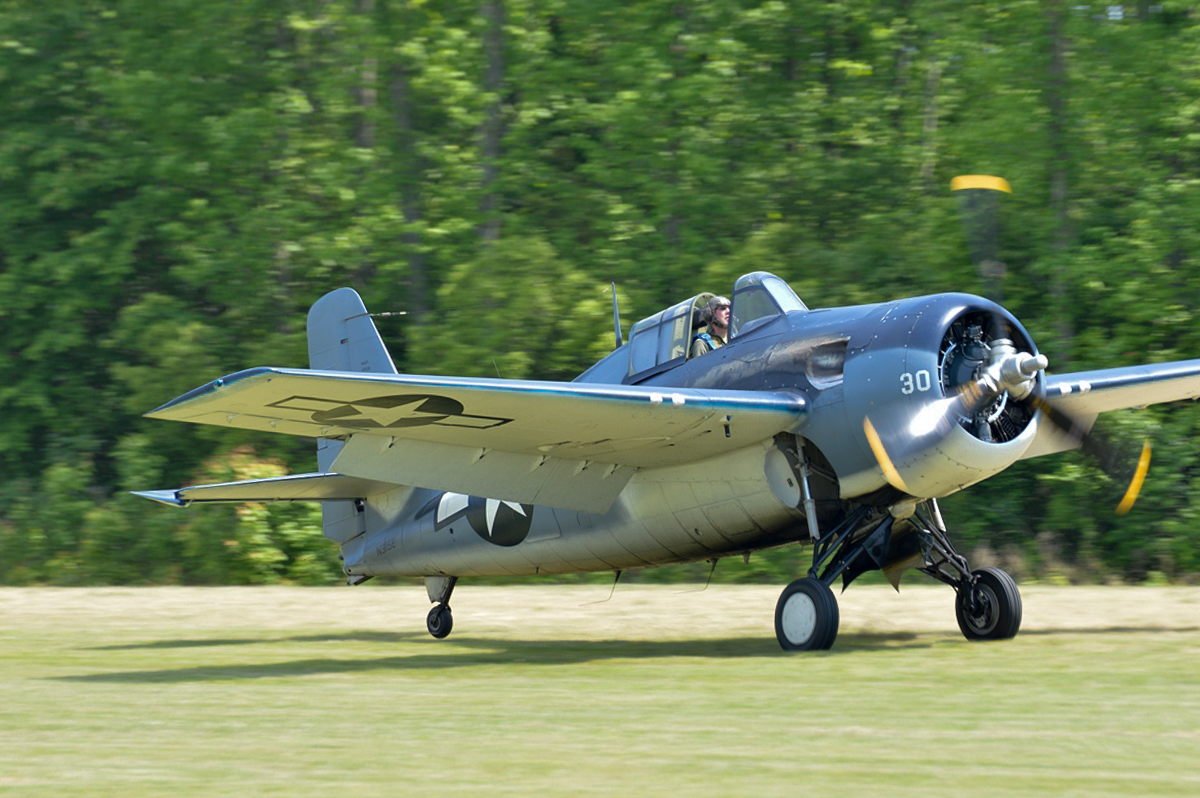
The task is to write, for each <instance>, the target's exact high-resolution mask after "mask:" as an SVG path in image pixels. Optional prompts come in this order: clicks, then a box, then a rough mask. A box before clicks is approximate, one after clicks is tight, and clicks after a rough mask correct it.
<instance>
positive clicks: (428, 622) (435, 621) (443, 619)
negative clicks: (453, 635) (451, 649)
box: [425, 604, 454, 640]
mask: <svg viewBox="0 0 1200 798" xmlns="http://www.w3.org/2000/svg"><path fill="white" fill-rule="evenodd" d="M425 628H426V629H428V630H429V634H431V635H433V636H434V637H436V638H437V639H438V640H441V639H442V638H443V637H445V636H446V635H448V634H450V630H451V629H453V628H454V616H453V615H451V614H450V607H449V605H447V604H435V605H433V609H431V610H430V611H429V615H427V616H426V617H425Z"/></svg>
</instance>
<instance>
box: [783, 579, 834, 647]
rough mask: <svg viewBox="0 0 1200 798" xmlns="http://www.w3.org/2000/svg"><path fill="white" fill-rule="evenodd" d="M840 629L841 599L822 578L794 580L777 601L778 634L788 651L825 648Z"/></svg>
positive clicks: (831, 643) (831, 642)
mask: <svg viewBox="0 0 1200 798" xmlns="http://www.w3.org/2000/svg"><path fill="white" fill-rule="evenodd" d="M837 631H838V605H837V599H836V598H835V597H834V595H833V591H832V590H830V589H829V586H828V585H826V584H825V583H824V582H822V581H821V580H820V579H815V578H813V577H811V576H806V577H804V578H803V579H797V580H796V581H795V582H792V583H791V584H790V585H788V586H787V587H786V588H784V590H783V593H782V594H780V596H779V602H778V603H777V604H776V605H775V637H776V638H778V639H779V645H780V646H781V647H782V648H783V649H784V651H824V650H826V649H828V648H830V647H831V646H832V645H833V641H834V639H835V638H836V637H837Z"/></svg>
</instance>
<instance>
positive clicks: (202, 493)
mask: <svg viewBox="0 0 1200 798" xmlns="http://www.w3.org/2000/svg"><path fill="white" fill-rule="evenodd" d="M395 487H397V486H396V485H394V484H393V483H390V482H380V481H377V480H371V479H359V478H357V477H348V476H345V475H344V474H331V473H316V474H292V475H290V476H286V477H271V478H268V479H247V480H242V481H240V482H220V483H217V484H214V485H194V486H192V487H187V488H179V489H177V490H142V491H133V494H134V495H135V496H141V497H143V498H146V499H153V500H154V501H158V502H162V503H163V504H171V505H174V506H176V507H186V506H188V505H189V504H193V503H204V502H297V501H300V502H303V501H308V502H327V501H346V500H353V499H365V498H366V497H368V496H371V495H374V494H377V493H384V492H386V491H388V490H391V489H393V488H395Z"/></svg>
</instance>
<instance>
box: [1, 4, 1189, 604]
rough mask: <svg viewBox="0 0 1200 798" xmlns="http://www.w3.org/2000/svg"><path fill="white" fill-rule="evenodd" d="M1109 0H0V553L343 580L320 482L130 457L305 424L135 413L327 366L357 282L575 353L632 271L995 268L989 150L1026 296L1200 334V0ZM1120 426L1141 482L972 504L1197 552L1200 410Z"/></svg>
mask: <svg viewBox="0 0 1200 798" xmlns="http://www.w3.org/2000/svg"><path fill="white" fill-rule="evenodd" d="M1115 8H1119V9H1121V10H1122V13H1121V14H1115V13H1113V11H1112V8H1111V7H1110V4H1088V3H1083V4H1080V3H1071V4H1067V3H1065V2H1062V0H1039V1H1038V2H1034V1H1033V0H1017V2H1004V3H999V2H987V1H984V0H980V1H978V2H966V3H963V2H949V0H933V2H927V3H912V2H906V1H904V0H871V1H869V2H866V1H864V2H857V1H851V0H822V1H821V2H814V1H813V0H790V1H788V0H701V1H700V2H693V3H678V2H675V1H674V0H635V1H634V2H622V3H603V2H601V3H596V2H582V0H538V1H535V0H485V2H483V3H481V4H462V3H454V2H447V0H423V2H416V1H415V0H410V1H409V2H399V1H398V0H250V2H246V0H237V1H236V2H235V1H234V0H207V1H206V2H203V3H200V2H194V0H155V1H154V2H149V0H120V1H119V2H111V1H109V0H62V2H56V3H53V4H48V3H32V2H28V0H0V120H2V122H3V131H4V133H3V135H2V136H0V332H2V339H3V346H0V375H2V376H0V582H4V583H11V584H21V583H53V584H80V583H122V584H126V583H130V584H131V583H180V582H182V583H224V582H239V583H259V582H272V581H294V582H306V583H307V582H323V581H333V580H336V579H337V578H338V569H337V567H336V558H335V556H334V555H335V551H334V549H333V547H332V546H331V545H329V544H326V543H325V542H324V541H323V540H322V539H321V538H320V534H319V530H318V526H319V524H318V512H317V511H316V510H315V509H313V508H303V507H247V508H241V509H234V508H206V509H205V510H203V511H199V512H190V513H179V512H173V511H170V510H169V509H165V508H157V507H154V506H149V505H147V503H145V502H144V501H142V500H138V499H135V498H133V497H131V496H129V495H128V492H127V491H128V490H130V489H135V488H136V489H146V488H156V487H165V486H175V485H181V484H193V483H197V482H202V481H206V480H212V479H226V478H232V477H233V476H235V475H246V474H264V473H281V472H282V470H284V469H287V470H308V469H310V468H311V462H312V452H311V445H310V442H307V441H302V440H293V439H289V438H285V437H283V436H280V438H279V439H263V438H262V437H261V436H252V435H249V434H244V433H238V432H228V431H223V430H216V429H212V428H205V427H199V426H197V427H192V426H190V425H172V424H162V423H153V422H148V421H146V420H143V419H141V418H140V414H141V413H143V412H145V411H147V410H149V409H151V408H153V407H155V406H157V405H158V404H161V403H162V402H165V401H167V400H169V399H170V398H172V397H174V396H176V395H178V394H180V393H183V392H184V391H186V390H189V389H191V388H192V387H195V386H196V385H198V384H200V383H201V382H204V381H206V380H208V379H211V378H213V377H215V376H218V375H220V374H223V373H228V372H231V371H235V370H237V369H241V368H245V367H249V366H254V365H266V364H270V365H279V366H292V367H296V366H304V365H306V354H305V340H304V318H305V312H306V310H307V308H308V306H309V305H310V304H311V303H312V302H313V301H314V300H315V299H316V298H317V297H319V296H320V295H321V294H323V293H324V292H325V291H327V290H329V289H331V288H334V287H337V286H340V285H351V286H353V287H355V288H356V289H358V290H359V291H360V293H362V294H363V296H364V298H365V300H366V302H367V304H368V306H369V307H370V308H372V309H373V310H378V311H405V312H406V314H407V315H402V316H401V315H398V316H394V317H391V318H388V319H381V320H380V327H381V330H382V332H383V334H384V336H385V338H386V339H387V340H388V342H389V345H390V346H391V348H392V350H393V355H394V357H395V359H396V361H397V364H398V366H399V367H400V368H401V370H407V371H414V372H431V373H455V374H488V375H490V374H494V373H496V372H499V373H500V374H502V375H503V376H505V377H527V378H535V379H536V378H554V379H569V378H571V377H573V376H574V375H575V374H577V373H579V372H580V371H582V370H583V369H585V368H586V367H587V366H588V365H590V363H591V362H593V361H594V360H595V359H596V358H597V357H599V356H601V355H602V354H604V352H605V351H607V349H608V348H609V347H610V346H611V341H612V330H611V315H610V309H609V308H610V306H609V304H608V303H609V302H610V296H609V295H608V294H607V293H606V290H607V286H608V285H609V283H610V282H611V281H615V282H616V283H617V286H618V291H619V295H620V298H621V302H622V315H623V320H624V323H625V324H626V325H629V324H630V323H631V322H632V321H634V320H636V319H638V318H641V317H642V316H645V315H648V314H649V313H652V312H654V311H655V310H657V309H659V308H661V307H663V306H665V305H667V304H670V303H674V302H676V301H679V300H680V299H682V298H685V297H687V296H690V295H692V294H695V293H697V292H698V291H699V290H712V291H717V292H728V290H729V287H730V286H731V282H732V280H733V279H735V278H736V277H737V276H738V275H739V274H741V273H744V272H747V271H751V270H755V269H766V270H770V271H774V272H776V273H778V274H779V275H781V276H782V277H784V278H785V279H787V280H789V281H790V282H791V283H792V284H793V285H794V286H795V287H796V289H797V291H798V292H799V293H800V295H801V297H802V298H804V299H805V300H806V301H807V302H808V303H809V304H810V305H811V306H815V307H821V306H830V305H837V304H845V303H859V302H871V301H879V300H883V299H888V298H894V297H897V296H902V295H910V294H914V293H923V292H935V291H948V290H967V291H982V290H984V289H983V284H982V281H981V279H980V277H979V275H978V274H977V273H976V272H975V269H974V267H973V266H972V265H971V263H970V261H969V258H968V257H967V252H966V245H965V242H964V241H963V236H962V233H961V230H960V227H959V224H958V220H957V217H956V208H955V204H954V202H953V200H952V198H951V197H950V196H949V193H948V191H947V184H948V181H949V178H950V177H951V176H953V175H955V174H959V173H969V172H974V173H992V174H1001V175H1004V176H1005V177H1007V178H1008V179H1009V181H1010V182H1011V183H1012V185H1013V186H1014V188H1015V191H1016V193H1015V194H1014V195H1013V196H1012V197H1006V198H1005V200H1004V206H1003V209H1002V216H1003V219H1004V224H1005V226H1004V230H1003V234H1002V240H1001V242H1000V251H1001V252H1002V254H1003V257H1004V259H1005V261H1006V262H1007V278H1006V280H1005V282H1004V285H1003V291H1004V297H1003V299H1004V302H1005V304H1006V305H1007V306H1008V307H1009V308H1010V309H1011V310H1013V311H1014V312H1015V313H1016V314H1017V315H1018V316H1019V317H1021V318H1022V319H1023V320H1024V321H1025V323H1026V325H1027V326H1028V327H1029V328H1030V330H1031V332H1032V333H1033V335H1034V337H1035V339H1036V340H1038V341H1039V342H1040V343H1041V347H1042V349H1043V350H1045V351H1047V352H1048V353H1049V354H1050V355H1051V358H1052V364H1053V367H1054V369H1055V370H1057V371H1065V370H1073V369H1083V368H1094V367H1108V366H1118V365H1124V364H1130V363H1136V362H1142V361H1146V360H1150V361H1162V360H1169V359H1177V358H1182V357H1189V356H1194V355H1196V354H1197V353H1200V326H1198V325H1197V324H1196V320H1195V313H1196V303H1197V301H1198V300H1197V298H1198V297H1200V268H1198V267H1197V266H1196V262H1197V257H1198V256H1200V232H1197V231H1200V151H1198V150H1197V149H1196V147H1195V132H1194V131H1195V129H1196V123H1197V116H1198V115H1200V66H1198V65H1200V10H1198V9H1197V8H1196V7H1195V6H1194V4H1192V3H1187V2H1165V3H1161V4H1153V5H1151V4H1146V3H1140V4H1137V5H1136V6H1135V5H1126V6H1124V7H1120V6H1117V7H1115ZM1111 423H1112V424H1113V425H1115V426H1116V427H1117V428H1118V432H1121V433H1125V434H1128V435H1131V436H1133V437H1135V438H1138V437H1140V436H1143V435H1149V436H1151V437H1152V438H1153V439H1154V440H1155V442H1156V450H1155V465H1154V467H1153V469H1152V472H1151V475H1152V478H1151V480H1150V482H1149V483H1148V486H1147V488H1146V492H1145V495H1144V497H1143V498H1142V500H1141V501H1140V502H1139V504H1138V506H1137V508H1136V509H1135V510H1134V512H1133V513H1132V514H1131V515H1129V516H1126V517H1124V518H1117V517H1115V516H1113V515H1112V513H1111V512H1110V510H1109V507H1110V505H1112V504H1115V502H1114V501H1113V500H1112V499H1113V496H1112V493H1113V487H1112V486H1111V485H1108V484H1106V483H1105V482H1104V480H1103V478H1102V477H1101V476H1099V474H1098V473H1097V472H1095V471H1094V470H1093V469H1091V468H1090V467H1089V466H1088V465H1086V464H1085V463H1083V462H1082V461H1081V460H1079V459H1077V458H1073V457H1071V456H1066V457H1059V458H1051V459H1046V460H1045V461H1033V462H1028V463H1023V464H1020V465H1019V466H1017V467H1014V468H1013V469H1011V470H1010V472H1007V473H1005V474H1003V475H1001V476H1000V477H998V478H996V479H994V480H992V481H990V482H989V483H988V485H986V486H982V487H980V488H976V489H974V490H971V491H966V492H964V493H963V494H960V495H958V496H955V497H953V498H952V499H950V500H948V501H947V502H945V508H944V509H945V512H946V514H947V516H948V517H949V521H950V522H951V524H952V525H953V526H954V528H955V529H956V530H957V534H958V539H959V540H960V541H962V542H963V544H964V547H965V548H966V549H968V550H971V549H978V550H979V551H980V552H981V556H994V557H996V558H998V559H1000V560H1003V561H1005V562H1007V563H1009V564H1010V565H1011V567H1013V568H1014V570H1021V569H1025V570H1026V571H1027V574H1028V575H1030V576H1045V577H1048V578H1067V579H1076V580H1086V579H1093V580H1094V579H1103V578H1122V579H1132V580H1141V579H1146V578H1150V577H1151V575H1155V576H1154V578H1160V577H1165V578H1169V579H1179V578H1182V577H1185V576H1186V575H1188V574H1194V573H1196V572H1197V571H1200V563H1198V562H1197V558H1198V555H1197V552H1198V551H1200V547H1198V543H1200V531H1198V529H1197V524H1196V523H1195V521H1196V519H1195V515H1196V512H1197V509H1196V508H1197V507H1198V506H1200V505H1198V503H1197V499H1198V497H1197V496H1196V490H1197V489H1196V487H1195V486H1194V485H1195V479H1194V476H1195V475H1196V473H1197V470H1198V469H1200V465H1198V464H1197V447H1198V444H1197V443H1196V440H1197V435H1196V432H1197V430H1196V427H1197V425H1200V417H1197V414H1196V412H1195V411H1194V409H1192V408H1186V407H1185V408H1175V407H1167V408H1157V409H1152V410H1149V411H1144V412H1139V413H1134V414H1127V415H1126V416H1123V417H1122V418H1119V419H1115V420H1113V421H1112V422H1111ZM797 554H798V552H795V551H791V550H784V551H780V552H771V553H767V554H764V555H762V556H761V558H756V560H755V562H758V563H760V564H758V565H753V566H752V568H751V569H749V570H745V569H743V570H741V571H737V570H736V569H732V568H731V569H728V571H729V572H730V574H731V577H730V578H762V579H771V580H780V579H784V578H787V577H788V576H790V575H791V574H793V573H795V572H796V570H797V569H798V565H797V562H796V560H797ZM696 568H700V570H701V571H703V570H704V566H694V567H690V569H691V570H686V569H685V570H684V571H682V572H681V573H685V574H686V575H688V576H695V574H693V573H692V572H693V571H695V570H696ZM725 572H726V569H723V568H722V569H718V571H717V573H718V577H721V576H722V575H723V574H725ZM733 574H740V576H736V575H733ZM701 578H703V574H701Z"/></svg>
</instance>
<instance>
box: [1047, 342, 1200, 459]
mask: <svg viewBox="0 0 1200 798" xmlns="http://www.w3.org/2000/svg"><path fill="white" fill-rule="evenodd" d="M1197 397H1200V360H1180V361H1176V362H1174V363H1158V364H1153V365H1146V366H1126V367H1123V368H1115V369H1099V370H1096V371H1080V372H1075V373H1074V374H1060V375H1057V376H1050V375H1047V377H1046V383H1045V398H1046V400H1047V401H1048V402H1050V403H1052V404H1053V405H1054V406H1055V407H1057V408H1058V409H1060V410H1062V411H1063V412H1065V413H1067V414H1068V415H1070V416H1071V417H1072V418H1074V419H1076V420H1077V421H1078V422H1080V423H1082V424H1083V425H1084V426H1086V427H1088V428H1090V427H1091V425H1092V423H1093V422H1094V421H1095V420H1096V416H1098V415H1099V414H1101V413H1107V412H1108V411H1110V410H1123V409H1127V408H1132V407H1145V406H1146V405H1155V404H1163V403H1165V402H1176V401H1179V400H1181V399H1195V398H1197ZM1078 445H1079V444H1078V441H1071V440H1069V439H1068V438H1067V436H1065V435H1063V434H1062V433H1060V432H1058V431H1056V430H1055V429H1053V428H1052V425H1050V424H1041V425H1039V427H1038V436H1037V438H1036V439H1035V440H1034V442H1033V444H1032V445H1031V446H1030V447H1029V450H1028V451H1027V452H1026V453H1025V457H1036V456H1037V455H1042V454H1051V453H1053V452H1059V451H1063V450H1065V449H1073V448H1075V447H1076V446H1078Z"/></svg>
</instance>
